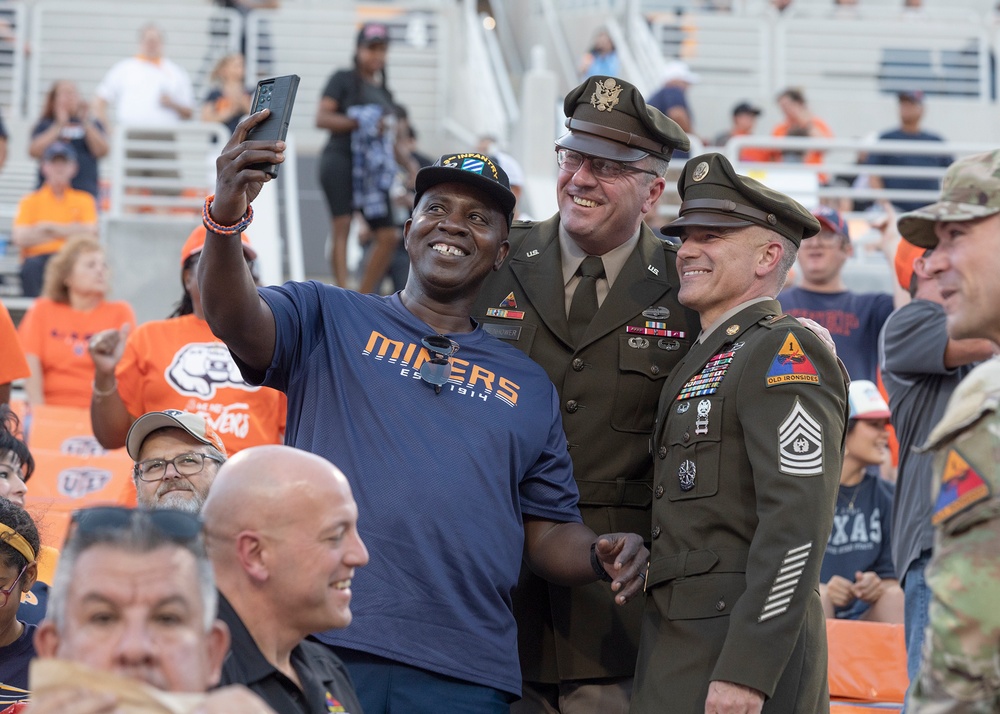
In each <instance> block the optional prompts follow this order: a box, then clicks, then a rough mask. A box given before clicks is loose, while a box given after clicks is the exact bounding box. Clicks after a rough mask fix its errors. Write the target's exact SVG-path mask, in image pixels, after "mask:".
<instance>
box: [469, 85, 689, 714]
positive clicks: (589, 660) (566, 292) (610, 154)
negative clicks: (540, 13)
mask: <svg viewBox="0 0 1000 714" xmlns="http://www.w3.org/2000/svg"><path fill="white" fill-rule="evenodd" d="M564 111H565V114H566V116H567V117H568V118H567V120H566V126H567V127H568V128H569V131H568V132H567V133H566V134H565V135H563V136H562V137H561V138H559V139H558V140H557V141H556V160H557V161H558V163H559V167H560V172H559V177H558V184H557V190H558V201H559V213H558V214H556V215H554V216H552V217H551V218H549V219H548V220H546V221H542V222H538V223H516V224H514V227H513V229H512V230H511V233H510V237H509V240H510V253H509V257H508V258H507V260H506V261H505V262H504V264H503V266H502V267H501V268H500V270H499V271H498V272H496V273H492V274H491V275H490V276H489V277H488V278H487V280H486V283H485V285H484V287H483V290H482V292H481V293H480V296H479V300H478V301H477V303H476V308H475V313H474V314H475V315H476V318H477V320H479V322H481V323H482V324H483V326H484V327H485V329H487V330H488V331H490V332H491V333H493V334H494V335H496V336H497V337H500V338H501V339H504V340H507V341H509V342H510V343H511V344H513V345H515V346H516V347H518V348H520V349H521V350H523V351H524V352H525V353H527V354H528V355H529V356H531V357H532V358H533V359H534V360H535V361H536V362H538V363H539V364H540V365H541V366H542V367H544V368H545V370H546V372H548V375H549V377H550V378H551V379H552V381H553V383H554V384H555V385H556V387H557V389H558V392H559V397H560V404H561V406H562V417H563V427H564V428H565V431H566V438H567V441H568V443H569V449H570V455H571V456H572V458H573V469H574V476H575V478H576V482H577V485H578V486H579V489H580V511H581V514H582V516H583V520H584V522H585V523H586V524H587V525H589V526H590V527H591V528H594V529H596V530H597V532H605V530H607V529H608V528H610V527H611V526H614V529H615V530H619V529H621V530H625V531H629V532H634V533H646V534H648V533H649V529H650V520H649V509H650V504H651V501H652V492H651V488H650V484H651V482H652V473H653V464H652V460H651V459H650V456H649V433H650V430H651V429H652V426H653V416H654V414H655V412H656V401H657V399H658V397H659V393H660V388H661V387H662V385H663V381H664V379H665V378H666V377H667V375H668V374H669V373H670V370H671V369H672V368H673V367H674V365H675V364H676V363H677V362H678V360H679V359H680V358H681V357H682V356H683V355H684V354H685V353H686V352H687V350H688V348H689V346H690V343H691V340H692V338H693V336H694V334H695V333H696V332H697V316H696V315H694V313H693V312H691V311H689V310H685V309H684V308H682V307H681V306H680V305H679V304H678V302H677V285H678V280H677V271H676V268H675V262H676V261H675V259H676V247H675V246H673V245H672V244H670V243H666V242H664V241H661V240H659V239H657V238H656V236H654V235H653V232H652V231H651V230H650V229H649V228H648V227H647V226H646V225H645V224H644V223H643V217H644V216H645V215H646V214H647V213H649V212H650V211H651V210H652V209H653V207H654V205H655V204H656V201H657V199H658V198H659V197H660V194H661V193H663V190H664V187H665V185H666V182H665V181H664V179H663V174H664V173H665V172H666V169H667V162H668V161H669V160H670V156H671V154H672V152H673V151H674V150H675V149H687V148H688V146H689V142H688V138H687V136H686V135H685V134H684V132H683V131H682V130H681V128H680V127H679V126H677V124H675V123H674V122H673V121H672V120H670V119H668V118H667V117H666V116H664V115H663V114H661V113H660V112H659V111H658V110H656V109H653V108H652V107H649V106H647V104H646V102H645V101H644V100H643V98H642V96H641V95H640V94H639V91H638V90H637V89H636V88H635V87H633V86H632V85H631V84H628V83H627V82H623V81H621V80H619V79H615V78H613V77H601V76H595V77H591V78H589V79H588V80H587V81H585V82H584V83H583V84H581V85H580V86H578V87H576V88H575V89H574V90H572V91H571V92H570V93H569V94H568V95H567V96H566V99H565V103H564ZM594 266H596V268H595V267H594ZM601 529H604V530H601ZM613 597H614V593H612V592H611V591H609V590H608V588H607V586H606V585H604V584H601V583H594V584H592V585H585V586H582V587H577V588H566V587H561V586H558V585H553V584H550V583H548V582H545V581H543V580H542V579H541V578H539V577H537V576H535V575H534V574H532V573H531V572H530V571H529V570H527V568H525V569H524V570H523V571H522V574H521V578H520V581H519V584H518V588H517V590H516V591H515V593H514V608H515V614H516V616H517V621H518V649H519V653H520V657H521V671H522V674H523V677H524V685H523V697H524V698H523V699H522V700H521V701H520V702H518V703H517V704H515V705H514V706H513V708H512V711H514V712H518V713H521V714H528V713H535V712H563V713H564V714H568V713H570V712H586V713H588V714H589V712H594V711H602V712H609V713H615V712H621V713H622V714H624V712H626V711H627V710H628V698H629V693H630V691H631V685H632V675H633V672H634V669H635V656H636V652H637V648H638V643H639V624H640V618H641V614H642V603H641V602H639V601H635V602H633V603H630V604H629V605H626V606H625V607H622V606H620V605H617V604H615V602H614V599H613Z"/></svg>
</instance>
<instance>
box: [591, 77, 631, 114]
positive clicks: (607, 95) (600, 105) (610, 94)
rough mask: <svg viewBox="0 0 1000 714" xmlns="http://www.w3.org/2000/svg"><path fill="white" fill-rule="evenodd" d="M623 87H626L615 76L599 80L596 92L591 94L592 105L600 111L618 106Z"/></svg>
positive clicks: (608, 110) (607, 110)
mask: <svg viewBox="0 0 1000 714" xmlns="http://www.w3.org/2000/svg"><path fill="white" fill-rule="evenodd" d="M622 89H624V87H622V86H621V85H620V84H618V83H617V82H616V81H615V80H614V77H608V78H607V79H605V80H604V81H601V80H598V81H597V82H596V83H595V85H594V93H593V94H591V95H590V106H592V107H594V109H596V110H597V111H599V112H610V111H611V110H612V109H614V108H615V107H616V106H618V95H619V94H621V93H622Z"/></svg>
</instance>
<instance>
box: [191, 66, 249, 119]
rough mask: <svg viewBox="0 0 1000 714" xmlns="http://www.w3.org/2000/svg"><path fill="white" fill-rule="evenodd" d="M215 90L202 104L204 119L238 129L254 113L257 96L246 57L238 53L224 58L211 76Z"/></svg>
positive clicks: (211, 91)
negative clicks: (248, 81) (249, 85)
mask: <svg viewBox="0 0 1000 714" xmlns="http://www.w3.org/2000/svg"><path fill="white" fill-rule="evenodd" d="M209 79H210V80H211V82H212V89H211V90H210V91H209V93H208V95H206V97H205V101H204V102H202V105H201V120H202V121H207V122H212V121H214V122H219V123H220V124H225V125H226V126H227V127H229V133H230V134H231V133H233V131H235V130H236V125H237V124H239V123H240V119H242V118H243V117H244V116H245V115H247V114H249V113H250V100H251V99H252V98H253V93H252V92H251V91H250V90H249V89H247V86H246V65H245V63H244V60H243V55H241V54H239V53H238V52H235V53H233V54H229V55H226V56H225V57H223V58H222V59H220V60H219V61H218V62H217V63H216V65H215V68H214V69H213V70H212V74H211V75H210V76H209Z"/></svg>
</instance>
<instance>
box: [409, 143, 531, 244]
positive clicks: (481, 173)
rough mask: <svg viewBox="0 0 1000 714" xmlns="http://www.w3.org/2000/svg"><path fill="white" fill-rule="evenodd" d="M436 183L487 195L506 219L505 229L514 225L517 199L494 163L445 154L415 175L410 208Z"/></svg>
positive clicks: (478, 157)
mask: <svg viewBox="0 0 1000 714" xmlns="http://www.w3.org/2000/svg"><path fill="white" fill-rule="evenodd" d="M439 183H464V184H468V185H469V186H472V187H473V188H477V189H479V190H480V191H483V192H484V193H486V194H489V196H490V197H491V198H493V199H494V200H495V201H496V202H497V207H498V208H499V209H500V212H501V213H502V214H504V216H505V217H506V219H507V227H508V228H510V224H511V223H513V222H514V204H515V203H517V197H516V196H515V195H514V193H513V192H512V191H511V190H510V179H509V178H507V174H506V173H505V172H504V170H503V169H502V168H500V166H499V165H498V164H496V163H494V161H493V159H491V158H490V157H489V156H486V155H485V154H479V153H475V152H470V153H465V154H445V155H444V156H442V157H441V158H440V159H438V160H437V161H436V162H435V163H434V165H433V166H426V167H424V168H422V169H420V171H418V172H417V178H416V181H415V183H414V188H415V189H416V194H415V195H414V197H413V205H414V206H416V205H417V204H418V203H420V197H421V196H423V194H424V191H426V190H427V189H429V188H430V187H431V186H436V185H438V184H439Z"/></svg>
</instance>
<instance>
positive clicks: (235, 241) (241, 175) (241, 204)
mask: <svg viewBox="0 0 1000 714" xmlns="http://www.w3.org/2000/svg"><path fill="white" fill-rule="evenodd" d="M269 113H270V110H267V109H265V110H263V111H260V112H257V113H256V114H252V115H250V116H249V117H247V118H245V119H244V120H243V121H241V122H240V123H239V125H238V126H237V127H236V131H235V132H233V135H232V137H231V138H230V139H229V143H228V144H226V147H225V148H224V149H223V150H222V154H221V155H220V156H219V158H218V159H217V160H216V162H215V165H216V169H217V175H218V179H216V183H215V198H214V200H213V201H212V202H211V205H210V207H209V209H208V213H209V216H210V217H211V219H212V221H214V222H215V223H216V224H219V225H221V226H233V225H235V224H237V223H239V222H240V221H242V220H243V217H244V215H245V214H246V212H247V210H248V208H249V206H250V204H251V203H252V202H253V200H254V199H255V198H256V197H257V194H259V193H260V190H261V188H262V187H263V185H264V182H265V181H268V180H270V177H269V176H268V175H267V174H265V173H264V172H263V171H261V170H259V169H256V168H253V165H254V164H280V163H281V162H282V161H284V158H285V157H284V154H283V153H282V152H283V151H284V150H285V142H283V141H246V135H247V132H248V131H249V130H250V128H251V127H254V126H256V125H257V124H259V123H260V122H262V121H263V120H264V119H266V118H267V116H268V114H269ZM198 287H199V289H200V291H201V304H202V308H203V309H204V311H205V320H206V321H207V322H208V324H209V326H210V327H211V328H212V332H214V333H215V335H216V336H217V337H218V338H219V339H220V340H222V341H223V342H225V343H226V345H227V346H228V347H229V349H230V350H232V351H233V353H234V354H235V355H236V356H237V357H239V359H240V360H241V361H242V362H243V363H244V364H245V365H246V366H247V367H249V368H250V369H252V370H254V371H257V372H261V373H263V372H264V371H266V370H267V368H268V366H269V365H270V364H271V357H272V355H273V354H274V341H275V329H274V316H273V315H272V314H271V308H269V307H268V306H267V303H265V302H264V301H263V300H262V299H261V297H260V296H259V295H258V294H257V286H256V285H255V284H254V281H253V276H252V275H251V274H250V268H249V267H248V266H247V264H246V261H245V260H244V259H243V248H242V244H241V242H240V236H239V234H233V235H221V234H219V233H216V232H215V231H213V230H211V229H209V232H208V239H207V240H206V241H205V250H204V252H203V253H202V256H201V259H200V260H199V261H198Z"/></svg>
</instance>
